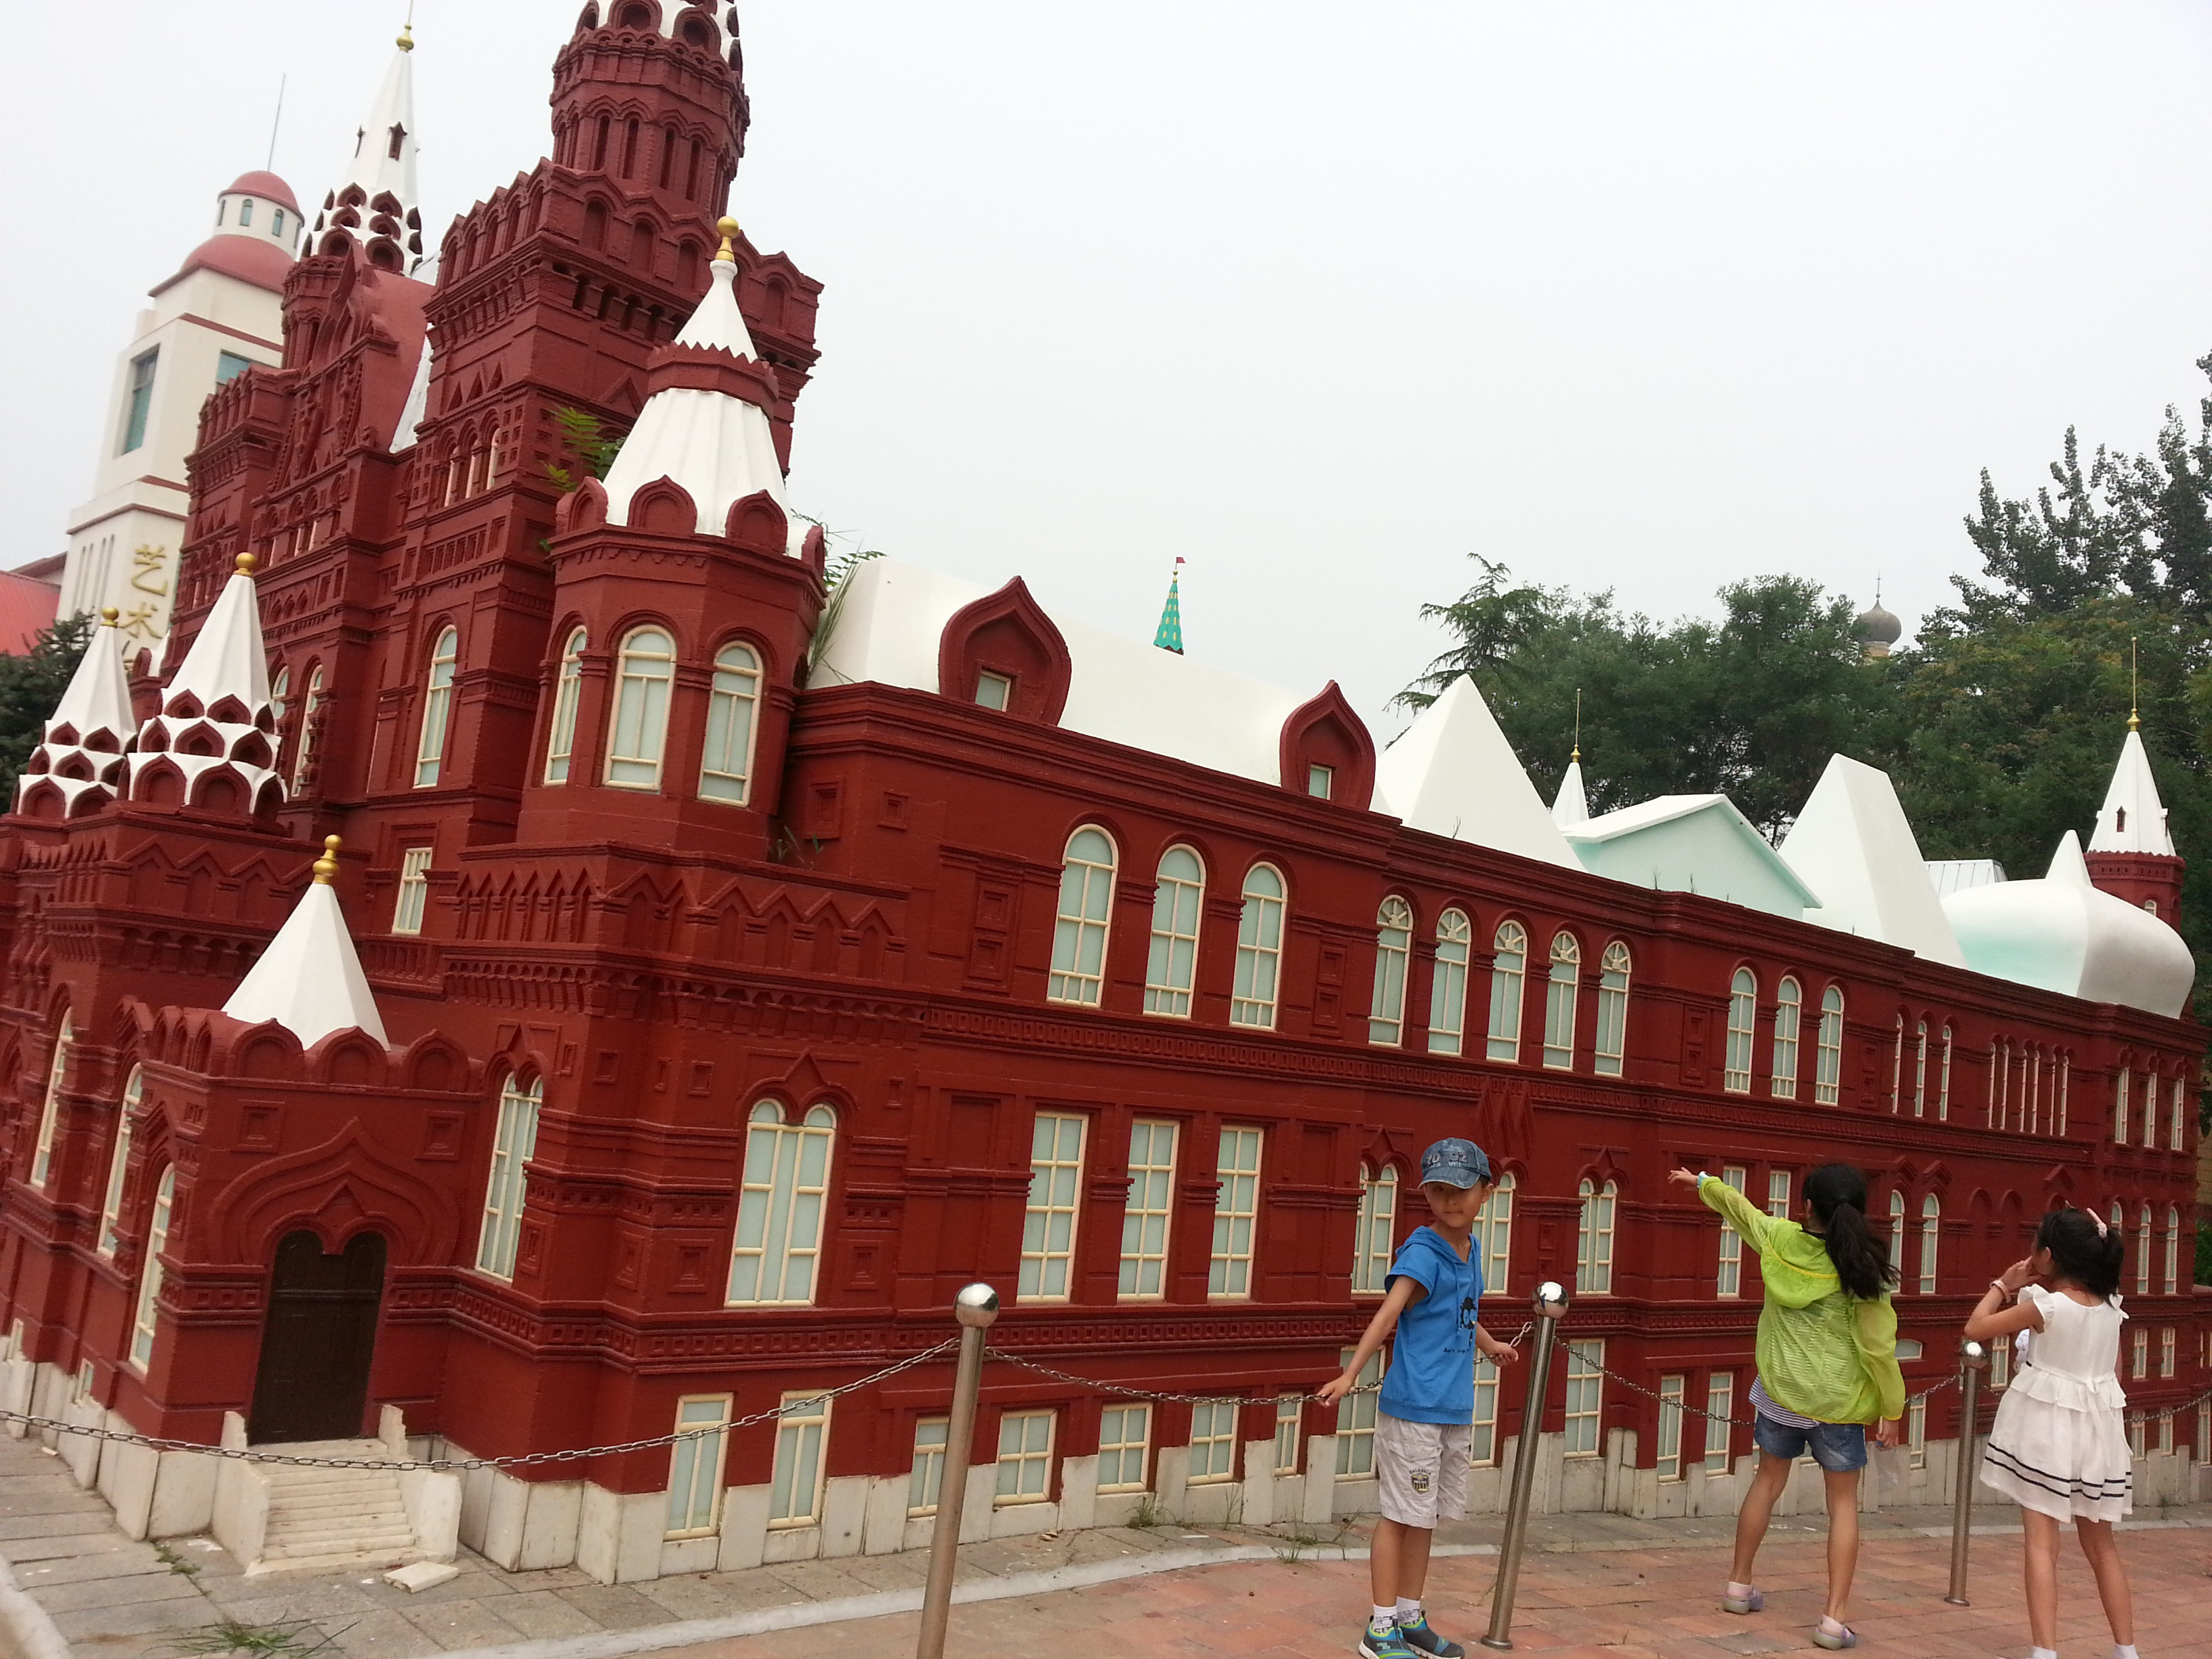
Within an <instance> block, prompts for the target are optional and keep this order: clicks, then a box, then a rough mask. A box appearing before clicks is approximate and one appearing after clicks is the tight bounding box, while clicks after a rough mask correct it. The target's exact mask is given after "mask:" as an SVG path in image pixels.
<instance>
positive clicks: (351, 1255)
mask: <svg viewBox="0 0 2212 1659" xmlns="http://www.w3.org/2000/svg"><path fill="white" fill-rule="evenodd" d="M383 1299H384V1240H383V1239H382V1238H381V1237H379V1236H378V1235H377V1234H375V1233H362V1234H361V1235H360V1236H359V1237H356V1238H355V1239H354V1240H353V1241H352V1242H351V1243H349V1244H347V1246H346V1247H345V1250H344V1252H343V1254H341V1255H324V1254H323V1243H322V1241H321V1240H320V1239H319V1238H317V1237H315V1236H314V1234H313V1233H310V1232H296V1233H287V1234H285V1235H284V1238H283V1243H280V1244H278V1245H277V1246H276V1270H275V1272H274V1273H272V1274H271V1276H270V1286H269V1322H268V1323H267V1324H266V1325H264V1327H263V1328H262V1332H261V1368H260V1370H259V1371H258V1373H257V1374H256V1376H255V1377H254V1380H253V1412H252V1418H251V1419H250V1420H249V1421H248V1422H247V1424H246V1437H247V1438H248V1439H250V1440H252V1441H253V1442H254V1443H257V1444H265V1443H268V1442H270V1441H272V1440H350V1439H353V1438H355V1437H357V1436H359V1435H360V1433H361V1432H362V1425H361V1418H362V1408H363V1407H365V1406H367V1404H368V1366H369V1361H370V1360H371V1359H372V1358H374V1357H375V1353H376V1315H377V1309H378V1306H379V1304H380V1303H381V1302H382V1301H383Z"/></svg>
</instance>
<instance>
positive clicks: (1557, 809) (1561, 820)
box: [1552, 749, 1589, 829]
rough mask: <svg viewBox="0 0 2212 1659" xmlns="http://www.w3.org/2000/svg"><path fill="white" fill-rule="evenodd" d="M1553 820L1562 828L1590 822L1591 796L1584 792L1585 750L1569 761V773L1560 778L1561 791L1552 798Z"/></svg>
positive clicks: (1578, 752)
mask: <svg viewBox="0 0 2212 1659" xmlns="http://www.w3.org/2000/svg"><path fill="white" fill-rule="evenodd" d="M1552 822H1553V823H1556V824H1558V825H1559V828H1560V829H1572V828H1574V826H1575V825H1577V824H1578V823H1589V796H1587V795H1585V794H1584V793H1583V751H1582V750H1579V749H1577V750H1575V756H1574V758H1573V759H1572V760H1571V761H1569V762H1568V763H1567V775H1566V776H1565V777H1563V778H1561V779H1560V780H1559V793H1558V794H1557V795H1555V796H1553V798H1552Z"/></svg>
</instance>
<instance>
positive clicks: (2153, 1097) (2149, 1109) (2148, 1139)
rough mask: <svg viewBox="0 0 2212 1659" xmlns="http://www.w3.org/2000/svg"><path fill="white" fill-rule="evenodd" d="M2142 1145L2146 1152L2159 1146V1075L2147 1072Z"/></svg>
mask: <svg viewBox="0 0 2212 1659" xmlns="http://www.w3.org/2000/svg"><path fill="white" fill-rule="evenodd" d="M2142 1090H2143V1097H2142V1144H2143V1146H2144V1149H2145V1150H2146V1151H2155V1150H2156V1148H2157V1146H2158V1073H2156V1072H2150V1071H2147V1072H2145V1073H2143V1078H2142Z"/></svg>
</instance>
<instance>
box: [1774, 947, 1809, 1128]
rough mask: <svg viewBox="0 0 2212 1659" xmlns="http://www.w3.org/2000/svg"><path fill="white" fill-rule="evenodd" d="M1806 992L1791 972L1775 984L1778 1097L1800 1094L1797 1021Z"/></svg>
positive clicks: (1775, 1093) (1775, 1064)
mask: <svg viewBox="0 0 2212 1659" xmlns="http://www.w3.org/2000/svg"><path fill="white" fill-rule="evenodd" d="M1804 1001H1805V996H1804V993H1803V992H1802V991H1800V990H1799V989H1798V988H1797V981H1796V979H1794V978H1792V977H1790V975H1784V976H1783V980H1782V983H1781V984H1779V985H1778V986H1776V987H1774V1083H1773V1093H1774V1097H1775V1098H1776V1099H1777V1100H1795V1099H1796V1098H1797V1021H1798V1018H1799V1015H1800V1014H1801V1013H1802V1011H1803V1006H1804Z"/></svg>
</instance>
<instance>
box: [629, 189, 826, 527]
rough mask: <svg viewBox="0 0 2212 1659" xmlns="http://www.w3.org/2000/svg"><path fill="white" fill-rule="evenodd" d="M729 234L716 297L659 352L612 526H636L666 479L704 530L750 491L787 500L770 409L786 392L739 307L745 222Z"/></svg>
mask: <svg viewBox="0 0 2212 1659" xmlns="http://www.w3.org/2000/svg"><path fill="white" fill-rule="evenodd" d="M721 232H722V246H721V251H720V252H719V253H717V254H716V255H715V256H714V264H712V265H711V266H710V267H708V277H709V278H710V280H709V281H708V285H707V294H706V297H705V298H704V299H702V300H701V301H699V308H698V309H697V310H696V311H694V312H693V313H691V317H690V321H688V322H686V323H685V324H684V327H683V330H682V331H681V332H679V333H678V335H677V337H676V339H675V341H674V343H672V344H671V345H668V346H665V347H663V348H662V349H661V351H660V352H659V353H657V354H656V355H655V357H654V361H653V366H652V368H650V369H649V370H648V375H649V377H650V380H649V383H650V381H659V384H658V385H655V386H653V390H652V391H651V392H650V394H649V395H648V396H647V398H646V400H645V407H644V408H643V409H641V410H639V411H638V416H637V423H636V425H635V426H633V427H632V428H630V433H629V437H628V438H627V439H625V440H624V441H623V447H622V453H620V454H618V455H617V456H616V457H615V461H614V465H612V466H611V467H609V468H608V469H607V476H606V479H605V487H606V492H607V522H608V523H610V524H629V523H631V522H632V518H631V513H630V504H631V502H632V501H633V500H634V499H635V497H636V495H637V494H638V492H639V491H640V490H641V489H645V488H646V487H647V485H649V484H652V483H655V482H656V481H658V480H659V479H661V478H666V479H669V480H670V481H671V482H672V483H676V484H678V485H680V486H682V488H683V489H684V492H685V493H686V494H687V495H690V497H691V501H692V505H693V506H694V507H696V508H697V509H698V532H699V533H700V534H701V535H702V536H719V535H720V534H721V533H722V531H723V527H724V525H725V523H726V520H727V519H728V516H729V511H730V507H731V506H732V503H734V502H737V501H743V500H744V498H745V497H746V496H748V495H757V494H759V493H760V492H762V491H763V490H765V491H766V492H767V493H768V496H769V500H771V501H774V502H775V504H776V505H777V507H782V506H783V504H784V500H783V467H782V465H781V462H780V461H779V460H778V459H777V458H776V453H775V431H774V429H773V428H771V427H770V425H769V416H768V408H767V405H768V404H771V403H775V402H777V401H779V400H780V393H779V392H778V391H777V389H776V386H775V377H774V375H773V374H772V373H771V372H770V371H769V369H768V368H767V366H766V365H765V364H763V363H762V362H760V361H759V359H758V357H757V354H756V352H755V349H754V346H753V338H752V332H751V331H750V330H749V329H748V328H746V326H745V319H744V313H742V312H740V311H739V310H738V295H737V279H738V264H737V253H736V252H735V249H734V247H733V246H732V242H733V239H734V238H735V237H736V236H737V234H738V223H737V221H736V220H734V219H725V220H723V221H722V222H721ZM793 551H796V548H794V549H793Z"/></svg>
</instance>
